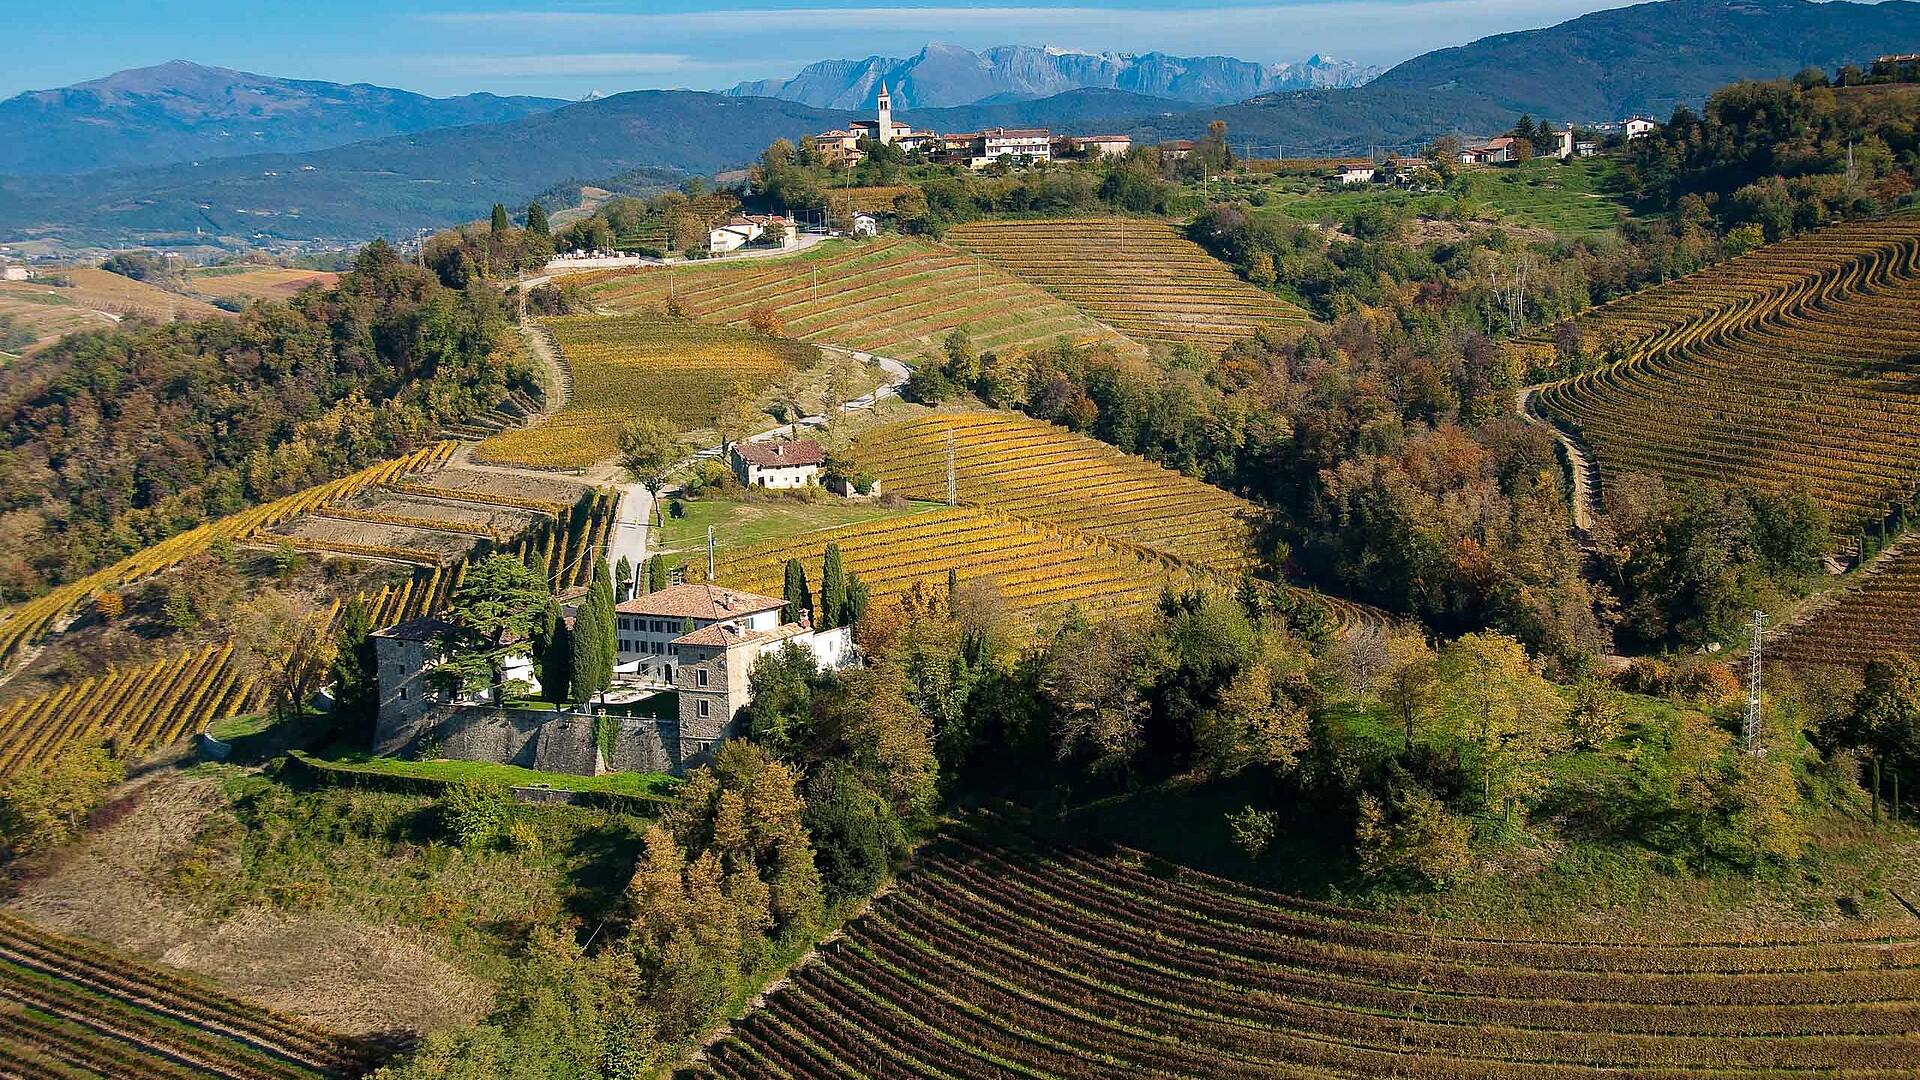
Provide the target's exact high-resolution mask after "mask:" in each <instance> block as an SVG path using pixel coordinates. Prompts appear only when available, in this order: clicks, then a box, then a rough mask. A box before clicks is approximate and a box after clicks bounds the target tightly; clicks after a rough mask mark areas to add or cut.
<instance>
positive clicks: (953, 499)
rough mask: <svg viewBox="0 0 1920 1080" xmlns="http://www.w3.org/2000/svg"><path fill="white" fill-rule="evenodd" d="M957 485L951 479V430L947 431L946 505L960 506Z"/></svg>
mask: <svg viewBox="0 0 1920 1080" xmlns="http://www.w3.org/2000/svg"><path fill="white" fill-rule="evenodd" d="M959 495H960V490H959V485H958V484H956V483H954V479H953V429H952V428H948V429H947V505H948V506H958V505H960V498H959Z"/></svg>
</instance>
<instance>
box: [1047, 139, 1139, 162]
mask: <svg viewBox="0 0 1920 1080" xmlns="http://www.w3.org/2000/svg"><path fill="white" fill-rule="evenodd" d="M1131 149H1133V137H1132V136H1130V135H1062V136H1060V137H1059V138H1057V139H1055V140H1054V154H1055V155H1056V156H1062V157H1065V156H1073V157H1089V158H1103V157H1125V156H1126V153H1127V151H1129V150H1131Z"/></svg>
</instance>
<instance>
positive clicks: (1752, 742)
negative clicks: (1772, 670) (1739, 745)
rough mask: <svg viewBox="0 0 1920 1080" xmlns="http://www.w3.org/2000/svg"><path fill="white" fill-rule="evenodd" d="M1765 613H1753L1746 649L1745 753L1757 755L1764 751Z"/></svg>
mask: <svg viewBox="0 0 1920 1080" xmlns="http://www.w3.org/2000/svg"><path fill="white" fill-rule="evenodd" d="M1766 631H1767V613H1766V612H1764V611H1756V612H1754V613H1753V646H1752V647H1751V648H1750V649H1748V650H1747V729H1746V736H1747V753H1749V754H1752V755H1753V756H1754V757H1759V756H1760V755H1761V754H1763V753H1765V749H1764V748H1763V747H1761V745H1760V649H1761V644H1762V641H1761V639H1762V638H1764V637H1765V636H1766Z"/></svg>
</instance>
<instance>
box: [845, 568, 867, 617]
mask: <svg viewBox="0 0 1920 1080" xmlns="http://www.w3.org/2000/svg"><path fill="white" fill-rule="evenodd" d="M872 600H873V595H872V594H871V593H870V592H868V591H867V583H866V582H864V581H861V580H860V575H858V574H848V575H847V611H846V619H845V620H844V621H843V622H842V623H841V625H843V626H855V625H857V624H858V623H859V622H860V620H861V619H864V618H866V616H867V605H868V604H870V603H871V602H872Z"/></svg>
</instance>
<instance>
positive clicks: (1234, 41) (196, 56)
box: [0, 0, 1624, 99]
mask: <svg viewBox="0 0 1920 1080" xmlns="http://www.w3.org/2000/svg"><path fill="white" fill-rule="evenodd" d="M1619 6H1624V4H1623V3H1621V2H1616V0H1598V2H1596V0H1495V2H1492V3H1479V2H1472V0H1296V2H1291V3H1279V4H1245V3H1239V2H1237V0H1221V2H1215V3H1209V4H1207V5H1206V6H1205V7H1199V8H1196V7H1192V6H1183V5H1178V4H1175V3H1171V2H1169V0H1136V2H1135V3H1132V4H1129V5H1125V6H1102V7H1091V6H1087V5H1085V4H1084V3H1077V4H1068V3H1049V2H1044V0H1043V2H1039V3H1026V4H1021V5H1018V6H1013V5H1003V6H991V7H960V6H951V5H947V6H938V5H922V6H910V5H888V6H877V5H871V4H848V3H835V2H833V0H804V2H793V0H785V2H783V0H766V2H760V3H756V4H755V6H754V7H753V8H752V9H751V10H728V9H727V8H725V7H724V6H723V5H719V4H715V3H711V2H703V0H679V2H676V3H670V4H646V3H640V2H637V0H614V2H611V3H575V4H563V5H550V6H546V7H536V6H532V5H527V4H521V3H508V2H502V0H469V2H463V3H450V2H424V3H401V4H393V5H383V4H373V3H369V2H367V0H351V2H348V3H343V4H333V5H329V6H328V9H327V11H326V12H325V14H324V15H319V14H314V13H313V12H312V11H311V10H310V9H306V10H302V9H287V8H284V7H282V6H278V5H269V6H259V5H245V6H243V5H241V4H239V3H237V2H233V0H188V2H185V3H179V4H169V5H168V10H167V12H166V20H165V22H164V23H162V24H161V25H153V23H152V10H151V8H150V7H148V6H147V5H135V4H133V3H130V2H126V0H76V2H74V3H71V4H68V5H66V6H65V7H63V8H62V9H60V10H59V11H58V12H43V13H41V15H40V16H39V17H38V18H36V19H35V20H34V21H33V22H32V23H30V24H29V25H25V26H21V27H18V28H16V29H15V30H14V31H13V32H12V33H10V34H9V35H8V36H7V37H6V39H5V40H0V99H4V98H8V97H12V96H14V95H16V94H19V93H21V92H24V91H29V90H46V89H53V88H56V87H62V86H68V85H72V84H74V83H78V82H85V81H88V80H91V79H97V78H100V77H102V76H105V75H108V74H111V73H113V72H116V71H121V70H125V69H128V68H140V67H149V66H152V65H155V64H160V63H165V62H167V61H170V60H189V61H192V62H194V63H198V64H204V65H207V66H210V67H224V68H234V69H238V70H242V71H251V72H255V73H258V74H262V75H271V76H276V77H280V78H291V79H314V80H321V81H327V82H343V83H352V82H366V83H373V84H376V85H381V86H392V87H398V88H400V89H405V90H412V91H416V92H419V93H426V94H432V95H434V96H441V97H444V96H450V95H456V94H464V93H472V92H478V91H488V92H492V93H497V94H533V95H541V96H547V97H558V98H578V97H582V96H584V95H586V94H588V93H592V92H597V93H603V94H613V93H619V92H622V91H625V90H639V89H668V88H674V89H695V90H719V89H725V88H727V87H731V86H733V85H735V84H737V83H739V82H742V81H746V80H750V79H780V78H788V77H791V76H792V75H794V74H795V73H797V72H798V71H799V70H800V69H801V68H802V67H804V66H805V65H807V64H810V63H813V62H815V61H819V60H828V59H838V58H853V59H860V58H865V57H868V56H875V55H878V56H911V55H913V54H914V53H915V52H918V51H919V50H920V48H921V47H922V46H924V45H926V44H927V43H929V42H943V43H948V44H955V45H962V46H965V47H967V48H970V49H976V50H978V49H984V48H989V47H992V46H996V45H1033V46H1051V47H1054V48H1060V49H1067V50H1072V51H1077V52H1089V53H1100V52H1127V53H1143V52H1155V51H1157V52H1166V53H1173V54H1176V55H1223V56H1233V57H1237V58H1239V59H1242V60H1249V61H1254V62H1257V63H1262V64H1276V63H1288V62H1298V61H1301V60H1304V59H1306V58H1307V57H1309V56H1311V55H1313V54H1315V53H1321V54H1324V55H1328V56H1334V57H1338V58H1341V59H1346V60H1354V61H1358V62H1361V63H1365V64H1378V65H1380V66H1382V67H1387V66H1391V65H1393V64H1395V63H1398V62H1400V61H1402V60H1406V59H1408V58H1410V57H1413V56H1417V55H1419V54H1420V53H1423V52H1427V51H1430V50H1432V49H1437V48H1445V47H1448V46H1452V45H1460V44H1464V43H1466V42H1468V41H1471V40H1474V39H1476V38H1480V37H1485V36H1487V35H1489V34H1496V33H1504V32H1508V31H1515V30H1526V29H1534V28H1537V27H1543V26H1550V25H1553V24H1555V23H1559V22H1564V21H1566V20H1567V19H1571V18H1575V17H1577V16H1579V15H1582V14H1585V13H1587V12H1591V11H1600V10H1605V9H1607V8H1611V7H1619ZM79 27H84V31H82V30H80V29H78V28H79ZM409 42H417V43H419V44H420V46H421V47H419V48H414V49H409V48H406V47H405V46H406V45H407V43H409ZM428 42H433V43H436V47H432V48H428V47H426V43H428Z"/></svg>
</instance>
